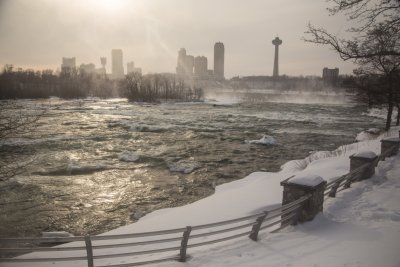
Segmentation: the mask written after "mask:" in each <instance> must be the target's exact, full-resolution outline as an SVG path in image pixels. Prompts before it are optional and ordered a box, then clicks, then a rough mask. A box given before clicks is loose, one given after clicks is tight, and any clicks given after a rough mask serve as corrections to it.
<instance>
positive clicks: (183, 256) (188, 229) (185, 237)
mask: <svg viewBox="0 0 400 267" xmlns="http://www.w3.org/2000/svg"><path fill="white" fill-rule="evenodd" d="M191 231H192V227H191V226H186V230H185V231H184V232H183V236H182V241H181V250H180V253H179V261H180V262H185V261H186V250H187V244H188V241H189V236H190V232H191Z"/></svg>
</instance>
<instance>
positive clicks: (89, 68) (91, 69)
mask: <svg viewBox="0 0 400 267" xmlns="http://www.w3.org/2000/svg"><path fill="white" fill-rule="evenodd" d="M79 71H80V72H81V73H86V74H91V73H95V72H96V66H95V65H94V64H93V63H89V64H81V65H80V66H79Z"/></svg>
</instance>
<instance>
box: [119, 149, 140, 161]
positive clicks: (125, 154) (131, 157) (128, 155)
mask: <svg viewBox="0 0 400 267" xmlns="http://www.w3.org/2000/svg"><path fill="white" fill-rule="evenodd" d="M118 159H119V160H120V161H125V162H135V161H137V160H138V159H139V155H138V154H136V153H135V152H132V151H127V150H124V151H122V152H121V153H120V154H119V155H118Z"/></svg>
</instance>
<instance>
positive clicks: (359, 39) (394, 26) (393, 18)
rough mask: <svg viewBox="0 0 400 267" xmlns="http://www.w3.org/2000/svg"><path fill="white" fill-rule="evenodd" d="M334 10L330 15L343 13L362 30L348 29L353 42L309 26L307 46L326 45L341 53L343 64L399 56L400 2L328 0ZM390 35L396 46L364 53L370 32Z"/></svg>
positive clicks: (398, 0) (306, 39)
mask: <svg viewBox="0 0 400 267" xmlns="http://www.w3.org/2000/svg"><path fill="white" fill-rule="evenodd" d="M329 2H330V3H333V6H332V7H330V8H328V11H329V12H330V14H331V15H335V14H338V13H344V14H345V15H346V16H347V18H348V19H349V20H350V21H354V22H356V23H357V24H359V25H360V26H358V27H353V28H350V29H348V31H349V32H352V33H353V38H351V39H345V38H340V37H339V36H337V35H335V34H332V33H329V32H328V31H327V30H326V29H324V28H323V27H316V26H313V25H312V24H311V23H309V24H308V30H307V31H306V34H307V37H305V38H303V39H304V40H305V41H306V42H311V43H315V44H321V45H327V46H329V47H330V48H331V49H333V50H334V51H336V52H338V54H339V56H340V57H341V58H342V59H343V60H349V59H354V60H358V59H364V58H368V57H375V56H400V44H399V39H400V31H399V29H400V0H374V1H372V0H329ZM377 28H379V29H381V30H383V31H391V32H392V34H393V39H397V43H396V45H394V46H390V47H383V48H382V49H380V50H365V49H364V46H363V43H365V42H366V41H367V40H368V39H369V36H368V32H371V31H373V30H375V29H377Z"/></svg>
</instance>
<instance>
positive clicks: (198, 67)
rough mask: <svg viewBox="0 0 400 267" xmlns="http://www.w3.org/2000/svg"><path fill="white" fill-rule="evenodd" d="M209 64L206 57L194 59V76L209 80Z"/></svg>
mask: <svg viewBox="0 0 400 267" xmlns="http://www.w3.org/2000/svg"><path fill="white" fill-rule="evenodd" d="M207 65H208V62H207V58H206V57H204V56H201V57H200V56H199V57H195V58H194V75H195V77H197V78H207V76H208V66H207Z"/></svg>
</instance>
